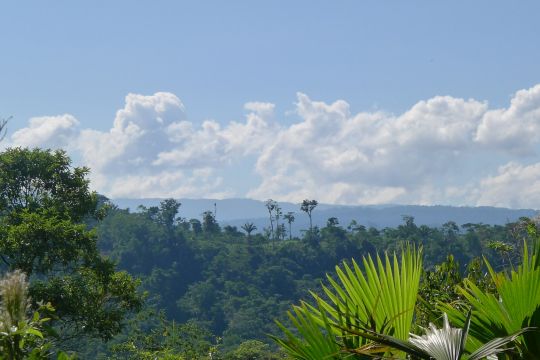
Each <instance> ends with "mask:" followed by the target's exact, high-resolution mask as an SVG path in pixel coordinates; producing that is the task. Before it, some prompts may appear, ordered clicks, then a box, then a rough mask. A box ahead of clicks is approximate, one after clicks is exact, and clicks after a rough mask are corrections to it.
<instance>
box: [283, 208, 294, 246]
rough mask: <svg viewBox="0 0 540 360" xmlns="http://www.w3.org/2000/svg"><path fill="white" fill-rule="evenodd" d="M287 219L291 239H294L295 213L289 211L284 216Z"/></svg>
mask: <svg viewBox="0 0 540 360" xmlns="http://www.w3.org/2000/svg"><path fill="white" fill-rule="evenodd" d="M283 218H284V219H285V220H287V222H288V223H289V240H292V223H293V222H294V220H295V219H294V213H293V212H291V211H289V212H288V213H286V214H285V216H283Z"/></svg>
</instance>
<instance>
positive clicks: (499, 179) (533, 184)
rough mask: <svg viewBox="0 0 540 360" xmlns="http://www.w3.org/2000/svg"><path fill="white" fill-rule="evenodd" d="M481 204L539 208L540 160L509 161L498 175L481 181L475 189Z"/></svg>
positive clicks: (500, 169) (500, 168)
mask: <svg viewBox="0 0 540 360" xmlns="http://www.w3.org/2000/svg"><path fill="white" fill-rule="evenodd" d="M475 191H476V192H477V194H478V202H477V203H478V204H479V205H492V206H503V207H512V208H533V209H538V208H539V205H538V204H540V162H539V163H535V164H531V165H522V164H519V163H516V162H509V163H508V164H505V165H503V166H501V167H499V169H498V172H497V174H496V175H493V176H488V177H486V178H484V179H482V180H481V181H480V186H479V187H478V189H475Z"/></svg>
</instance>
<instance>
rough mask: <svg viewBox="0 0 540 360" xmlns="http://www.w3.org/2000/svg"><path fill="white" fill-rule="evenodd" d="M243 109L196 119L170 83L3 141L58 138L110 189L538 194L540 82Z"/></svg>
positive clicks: (293, 196) (339, 198)
mask: <svg viewBox="0 0 540 360" xmlns="http://www.w3.org/2000/svg"><path fill="white" fill-rule="evenodd" d="M244 109H245V110H246V114H245V119H244V121H232V122H229V123H226V124H225V123H220V122H218V121H216V120H211V119H210V120H204V121H202V122H198V123H197V122H194V121H192V120H189V119H187V117H186V113H185V108H184V105H183V104H182V102H181V101H180V99H178V97H176V96H175V95H174V94H171V93H164V92H160V93H156V94H154V95H149V96H144V95H137V94H129V95H128V96H126V101H125V105H124V107H123V108H122V109H120V110H119V111H118V112H117V113H116V116H115V118H114V121H113V122H112V126H111V128H110V129H109V130H108V131H97V130H93V129H88V128H86V129H81V126H80V124H79V122H78V121H77V120H76V119H75V118H74V117H73V116H71V115H61V116H52V117H39V118H32V119H30V122H29V124H28V126H27V127H25V128H23V129H20V130H18V131H16V132H15V133H14V134H13V135H12V136H11V139H10V141H8V143H9V144H16V145H21V146H43V147H66V148H67V149H68V150H69V151H70V152H71V153H72V154H74V155H76V157H77V158H78V159H80V161H81V163H82V164H84V165H87V166H89V167H90V168H91V170H92V173H91V176H92V178H91V180H92V184H93V186H94V187H95V188H96V189H97V190H98V191H100V192H102V193H104V194H106V195H108V196H111V197H168V196H174V197H184V196H185V197H227V196H249V197H254V198H259V199H266V198H274V199H277V200H289V201H300V200H302V199H304V198H315V199H317V200H319V201H321V202H329V203H343V204H365V203H370V204H380V203H416V204H458V205H462V204H468V205H475V204H481V205H500V206H512V207H538V204H539V203H540V201H539V200H540V199H538V196H539V195H538V194H539V193H540V191H539V190H540V189H539V186H540V185H539V183H540V164H532V165H527V164H526V163H525V161H528V162H529V163H530V155H531V154H535V153H536V151H537V150H538V145H539V143H540V140H539V139H540V137H538V136H536V135H537V134H538V133H539V130H540V85H538V86H535V87H533V88H531V89H527V90H520V91H518V92H517V93H516V94H515V95H514V97H513V98H512V100H511V103H510V105H509V107H508V108H506V109H504V108H503V109H489V106H488V104H487V103H486V102H483V101H477V100H474V99H469V100H465V99H459V98H454V97H449V96H436V97H433V98H431V99H428V100H422V101H419V102H418V103H416V104H414V105H413V106H412V107H411V108H410V109H409V110H407V111H405V112H403V113H402V114H391V113H387V112H383V111H376V112H361V113H357V114H353V113H351V110H350V107H349V105H348V103H347V102H345V101H343V100H338V101H335V102H333V103H330V104H328V103H324V102H320V101H313V100H311V99H310V98H309V97H308V96H307V95H305V94H301V93H299V94H298V96H297V103H296V111H295V112H296V114H297V115H298V117H299V121H298V122H297V123H295V124H292V125H288V126H285V125H283V124H280V123H279V121H278V119H277V116H276V114H275V106H274V104H271V103H264V102H250V103H246V104H245V105H244ZM527 156H529V157H527ZM527 159H528V160H527ZM509 161H511V162H509ZM253 171H255V175H254V174H253ZM255 176H257V177H258V179H259V182H258V184H257V185H256V186H254V187H253V188H252V189H243V188H239V187H238V186H237V185H235V184H236V183H246V182H245V181H243V180H244V178H250V179H251V180H250V181H249V182H250V183H256V180H255V178H254V177H255ZM239 179H240V180H241V181H238V180H239Z"/></svg>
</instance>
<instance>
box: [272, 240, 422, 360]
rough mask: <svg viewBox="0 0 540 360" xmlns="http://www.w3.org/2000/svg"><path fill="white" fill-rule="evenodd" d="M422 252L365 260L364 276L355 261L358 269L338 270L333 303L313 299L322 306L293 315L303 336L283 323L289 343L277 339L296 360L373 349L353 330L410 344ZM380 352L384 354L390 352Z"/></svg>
mask: <svg viewBox="0 0 540 360" xmlns="http://www.w3.org/2000/svg"><path fill="white" fill-rule="evenodd" d="M421 254H422V251H421V250H419V251H416V250H415V249H414V248H411V247H407V248H406V249H405V250H403V252H402V254H401V257H398V256H397V255H395V254H394V256H393V258H392V260H391V259H390V258H389V257H388V255H386V256H385V258H384V262H383V260H382V259H381V258H380V257H379V256H377V258H376V260H375V261H373V259H372V258H371V256H368V257H367V258H363V267H364V272H362V270H361V269H360V267H359V266H358V264H357V263H356V262H355V261H354V260H353V262H352V265H353V266H352V268H351V267H350V266H349V265H348V264H347V263H344V264H343V268H340V267H336V273H337V276H338V279H339V283H338V282H337V281H335V280H334V279H332V277H330V276H328V281H329V282H330V285H331V286H330V287H327V286H323V290H324V293H325V294H326V297H327V299H328V300H324V299H323V298H322V297H320V296H318V295H317V294H313V297H314V298H315V300H316V305H315V306H313V305H309V304H307V303H302V304H301V305H300V306H296V307H294V308H293V313H291V312H289V318H290V319H291V321H292V323H293V325H294V328H295V330H296V331H298V333H299V336H296V335H295V334H294V333H293V332H291V331H289V330H287V329H286V327H285V326H284V325H283V324H281V323H279V322H278V325H279V326H280V328H281V329H282V331H283V332H284V334H285V336H286V338H285V339H280V338H278V337H275V336H274V337H273V339H274V340H276V341H277V342H278V344H280V345H281V346H282V347H283V348H284V349H285V350H286V351H287V352H288V354H289V355H290V356H292V357H293V358H296V359H306V360H307V359H325V358H335V359H341V358H343V357H344V355H343V354H342V353H341V349H343V348H360V347H365V346H369V344H370V340H369V339H367V338H366V337H363V336H355V335H354V333H352V332H348V333H344V329H350V328H351V327H353V328H355V327H365V328H369V329H371V330H372V331H374V332H376V333H382V334H393V335H395V337H396V338H398V339H402V340H405V339H407V338H408V337H409V331H410V330H411V326H412V321H413V314H414V307H415V303H416V296H417V292H418V286H419V282H420V275H421V272H422V255H421ZM380 352H382V353H384V352H385V350H381V351H380Z"/></svg>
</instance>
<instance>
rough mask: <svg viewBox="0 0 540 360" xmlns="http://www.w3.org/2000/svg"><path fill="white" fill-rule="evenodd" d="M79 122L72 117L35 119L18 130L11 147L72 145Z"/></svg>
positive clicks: (60, 116)
mask: <svg viewBox="0 0 540 360" xmlns="http://www.w3.org/2000/svg"><path fill="white" fill-rule="evenodd" d="M78 126H79V121H78V120H77V119H75V117H73V116H72V115H69V114H64V115H58V116H41V117H34V118H31V119H30V120H29V121H28V127H25V128H22V129H20V130H17V131H15V132H14V133H13V135H12V136H11V143H10V144H9V145H11V146H22V147H36V146H40V147H44V148H61V147H66V146H68V145H69V144H70V142H71V140H72V139H73V137H74V136H76V134H77V132H78V131H79V130H78Z"/></svg>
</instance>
